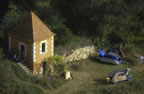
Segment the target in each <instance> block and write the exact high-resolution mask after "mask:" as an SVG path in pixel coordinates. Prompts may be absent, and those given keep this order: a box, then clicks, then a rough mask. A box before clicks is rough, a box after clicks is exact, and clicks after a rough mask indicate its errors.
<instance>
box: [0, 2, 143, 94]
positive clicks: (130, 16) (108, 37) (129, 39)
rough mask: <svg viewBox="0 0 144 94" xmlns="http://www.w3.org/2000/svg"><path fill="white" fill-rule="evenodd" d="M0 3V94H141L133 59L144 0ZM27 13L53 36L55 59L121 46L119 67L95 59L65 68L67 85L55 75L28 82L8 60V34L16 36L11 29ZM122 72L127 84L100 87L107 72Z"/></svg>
mask: <svg viewBox="0 0 144 94" xmlns="http://www.w3.org/2000/svg"><path fill="white" fill-rule="evenodd" d="M2 1H3V2H5V3H3V2H2ZM2 1H1V4H2V5H0V7H1V8H0V9H1V10H2V11H1V12H0V94H144V85H143V84H144V80H143V79H144V69H143V65H142V64H139V63H138V62H137V61H136V57H135V56H136V55H138V56H140V55H144V7H143V6H144V0H2ZM30 11H33V12H34V13H36V15H38V17H40V19H41V20H42V21H43V22H44V23H45V24H46V25H47V26H48V27H49V28H50V29H51V30H52V31H53V32H54V33H56V36H55V44H54V45H55V54H59V55H63V54H64V53H67V52H68V51H70V50H73V49H76V48H81V47H84V46H88V45H95V46H96V47H97V48H98V49H99V48H100V49H103V48H104V49H105V48H107V47H111V46H113V45H118V46H119V45H123V51H124V54H125V56H126V57H124V58H123V60H124V63H123V64H122V65H120V66H112V65H107V64H101V63H100V62H97V61H96V60H95V57H94V58H93V59H91V58H89V59H86V60H80V61H77V62H71V63H70V64H69V67H70V69H71V72H72V74H74V79H73V80H69V81H66V80H64V78H63V77H61V76H60V74H59V75H55V76H52V77H50V76H48V75H47V74H45V75H44V76H43V77H41V78H38V77H30V76H29V75H27V74H26V73H25V72H24V71H23V70H22V69H21V68H20V67H19V66H18V65H17V63H16V62H15V61H12V60H10V58H9V57H10V54H9V53H8V35H9V33H10V32H15V26H16V24H18V23H19V22H20V21H22V20H23V18H24V17H25V16H26V15H27V14H28V13H29V12H30ZM51 59H52V61H54V60H53V58H51ZM48 62H51V61H48ZM54 62H55V61H54ZM64 64H65V63H64ZM55 66H56V67H57V72H59V71H60V73H62V72H64V71H63V70H64V69H65V67H64V65H63V64H55ZM59 66H60V67H59ZM126 67H130V68H132V75H133V80H132V82H130V83H127V82H124V83H120V84H119V85H116V86H114V85H106V84H105V83H104V79H105V77H106V76H107V75H108V73H109V72H111V71H112V70H114V69H123V68H126ZM75 87H76V88H75Z"/></svg>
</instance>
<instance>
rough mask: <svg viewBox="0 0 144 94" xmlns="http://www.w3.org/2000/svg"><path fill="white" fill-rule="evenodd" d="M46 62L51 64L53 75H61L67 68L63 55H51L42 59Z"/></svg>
mask: <svg viewBox="0 0 144 94" xmlns="http://www.w3.org/2000/svg"><path fill="white" fill-rule="evenodd" d="M44 61H45V62H46V63H47V64H50V65H51V66H53V69H52V71H53V72H54V73H55V75H61V74H62V73H64V72H65V71H67V70H68V69H69V66H68V64H66V62H64V57H63V56H58V55H55V56H53V57H50V58H47V59H45V60H44Z"/></svg>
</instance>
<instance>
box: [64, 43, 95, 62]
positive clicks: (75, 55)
mask: <svg viewBox="0 0 144 94" xmlns="http://www.w3.org/2000/svg"><path fill="white" fill-rule="evenodd" d="M95 54H96V47H94V46H87V47H84V48H80V49H76V50H74V51H72V52H71V53H69V55H66V56H65V60H66V62H71V61H77V60H80V59H85V58H88V57H89V56H92V55H95Z"/></svg>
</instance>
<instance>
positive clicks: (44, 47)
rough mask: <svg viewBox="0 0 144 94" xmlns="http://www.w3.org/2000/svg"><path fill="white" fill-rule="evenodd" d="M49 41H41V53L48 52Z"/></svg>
mask: <svg viewBox="0 0 144 94" xmlns="http://www.w3.org/2000/svg"><path fill="white" fill-rule="evenodd" d="M47 44H48V43H47V41H46V40H45V41H41V43H40V54H44V53H46V52H47Z"/></svg>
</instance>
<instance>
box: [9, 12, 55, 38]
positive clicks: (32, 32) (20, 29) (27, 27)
mask: <svg viewBox="0 0 144 94" xmlns="http://www.w3.org/2000/svg"><path fill="white" fill-rule="evenodd" d="M10 35H12V36H15V37H19V38H23V39H25V40H29V41H41V40H44V39H47V38H48V37H51V36H54V35H55V34H54V33H53V32H52V31H51V30H50V29H49V28H48V27H47V26H46V25H45V24H44V23H43V22H42V21H41V20H40V19H39V17H38V16H37V15H36V14H35V13H34V12H31V13H29V14H28V15H27V16H26V17H25V19H24V20H23V21H21V22H20V23H18V25H17V26H16V28H15V30H14V32H13V33H11V34H10Z"/></svg>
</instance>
